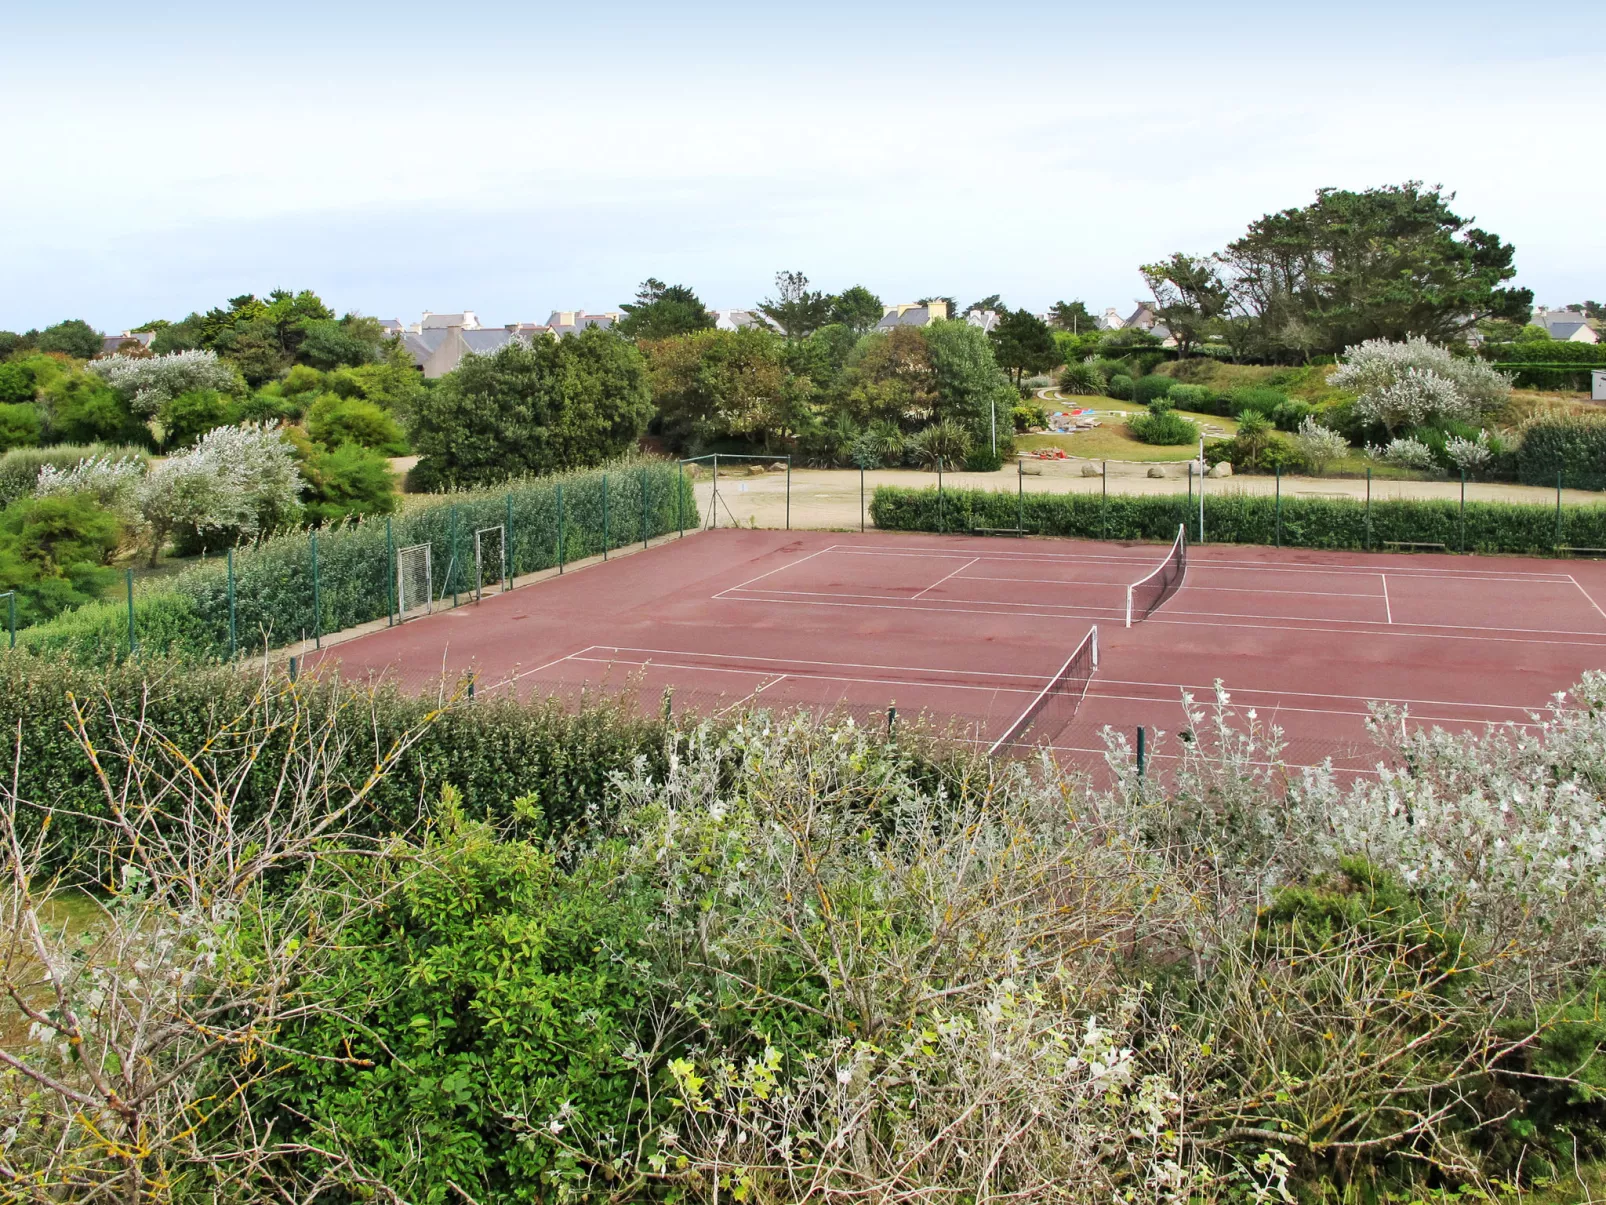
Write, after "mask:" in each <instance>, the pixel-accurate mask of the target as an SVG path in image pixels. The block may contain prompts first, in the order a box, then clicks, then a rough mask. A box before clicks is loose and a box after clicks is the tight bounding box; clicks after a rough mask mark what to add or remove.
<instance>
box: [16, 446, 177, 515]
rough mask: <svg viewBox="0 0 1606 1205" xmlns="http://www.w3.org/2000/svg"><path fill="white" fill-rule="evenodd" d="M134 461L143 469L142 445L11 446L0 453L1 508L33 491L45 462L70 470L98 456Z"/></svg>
mask: <svg viewBox="0 0 1606 1205" xmlns="http://www.w3.org/2000/svg"><path fill="white" fill-rule="evenodd" d="M103 456H104V457H110V458H111V459H113V460H133V461H136V462H137V463H138V464H139V465H140V467H141V469H142V470H143V468H144V465H145V463H146V461H147V459H148V457H147V455H146V453H145V450H144V449H143V448H129V447H113V446H109V445H106V444H56V445H54V446H53V447H48V448H13V449H12V450H11V451H9V452H6V453H5V454H4V455H0V507H5V506H9V505H11V503H13V502H15V501H16V500H17V499H18V498H26V497H28V496H29V495H30V494H32V493H33V492H34V490H35V488H36V487H37V486H38V484H39V470H40V469H42V468H44V467H45V466H46V465H50V466H51V467H53V468H56V469H62V470H67V469H73V468H75V467H77V465H78V464H79V463H80V462H82V461H84V460H90V459H94V458H98V457H103Z"/></svg>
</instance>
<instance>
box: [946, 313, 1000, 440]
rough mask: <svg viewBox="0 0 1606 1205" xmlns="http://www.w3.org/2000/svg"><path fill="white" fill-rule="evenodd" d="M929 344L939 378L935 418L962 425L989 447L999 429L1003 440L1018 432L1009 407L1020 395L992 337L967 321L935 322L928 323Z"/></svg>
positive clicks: (998, 434) (998, 433)
mask: <svg viewBox="0 0 1606 1205" xmlns="http://www.w3.org/2000/svg"><path fill="white" fill-rule="evenodd" d="M925 336H926V347H927V348H928V350H929V351H930V354H931V370H932V375H933V377H934V378H935V380H936V387H937V401H936V406H935V410H934V417H935V418H936V420H937V421H939V422H941V421H942V420H944V419H951V420H953V421H955V422H958V423H960V424H962V425H963V426H964V427H965V428H966V429H967V430H969V431H970V432H971V434H972V435H973V436H974V438H975V440H976V443H977V444H978V445H979V446H983V447H985V446H988V445H989V443H990V441H991V440H992V439H993V438H994V431H995V429H996V432H997V439H998V442H999V443H1001V444H1002V443H1004V442H1006V441H1007V440H1008V439H1009V438H1010V437H1011V436H1012V434H1013V432H1014V424H1013V422H1012V420H1011V419H1010V412H1011V411H1012V410H1013V409H1014V407H1015V403H1016V402H1017V401H1018V400H1019V394H1018V393H1017V392H1016V390H1015V388H1014V387H1013V386H1012V385H1011V384H1010V383H1009V378H1008V377H1006V376H1005V375H1004V373H1003V372H1002V370H1000V369H999V367H998V361H997V360H996V359H994V357H993V349H992V341H991V340H989V339H988V337H987V336H986V335H985V334H983V333H982V331H981V328H980V327H975V326H971V325H970V324H969V323H968V322H964V321H960V320H953V319H951V320H949V321H946V322H933V323H932V324H931V325H930V326H928V327H926V328H925Z"/></svg>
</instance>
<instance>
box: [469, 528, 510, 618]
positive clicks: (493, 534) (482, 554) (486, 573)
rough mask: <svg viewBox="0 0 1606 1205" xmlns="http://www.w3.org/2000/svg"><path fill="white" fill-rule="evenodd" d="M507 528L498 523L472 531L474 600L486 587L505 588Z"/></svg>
mask: <svg viewBox="0 0 1606 1205" xmlns="http://www.w3.org/2000/svg"><path fill="white" fill-rule="evenodd" d="M507 580H508V564H507V529H506V528H505V527H503V526H502V524H500V523H498V524H497V525H496V526H495V527H482V528H480V529H479V530H478V531H476V532H475V533H474V601H475V602H479V601H480V599H482V598H484V597H485V592H486V590H488V589H491V588H493V587H494V588H495V589H497V590H499V591H500V590H505V589H507Z"/></svg>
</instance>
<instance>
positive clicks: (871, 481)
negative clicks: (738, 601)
mask: <svg viewBox="0 0 1606 1205" xmlns="http://www.w3.org/2000/svg"><path fill="white" fill-rule="evenodd" d="M1084 466H1088V467H1091V468H1092V469H1093V470H1095V475H1094V476H1091V477H1084V476H1083V475H1082V470H1083V467H1084ZM1153 467H1155V466H1153V465H1148V464H1134V463H1129V462H1122V461H1114V460H1112V461H1110V462H1109V489H1110V492H1111V493H1119V494H1186V493H1187V492H1188V466H1187V465H1186V464H1181V465H1177V464H1170V465H1164V466H1160V467H1161V468H1162V470H1163V471H1164V473H1165V474H1166V475H1165V476H1164V477H1160V478H1154V477H1150V476H1149V475H1148V473H1149V471H1150V469H1151V468H1153ZM1098 468H1099V465H1098V462H1096V461H1085V460H1071V459H1067V460H1063V461H1052V462H1040V463H1028V464H1027V465H1026V475H1025V477H1024V479H1023V480H1022V479H1021V478H1018V477H1017V475H1016V468H1015V466H1014V465H1013V464H1007V465H1005V466H1004V467H1003V468H1002V469H1001V470H999V471H998V472H996V473H945V474H943V485H944V487H945V488H949V489H990V490H1006V491H1008V492H1010V493H1014V492H1015V490H1016V489H1017V488H1019V487H1020V485H1022V484H1024V487H1025V489H1026V491H1027V492H1028V493H1055V494H1068V493H1098V492H1099V490H1100V489H1101V488H1102V486H1103V484H1104V483H1103V482H1101V480H1100V479H1099V477H1098V476H1097V469H1098ZM719 477H720V480H719V502H720V504H719V507H718V526H720V527H726V526H737V525H739V526H742V527H784V526H786V524H787V499H786V476H785V474H783V473H760V474H756V475H749V474H748V473H747V472H746V471H745V470H741V469H737V470H735V471H734V472H726V471H725V469H724V467H723V466H722V467H721V471H720V475H719ZM863 481H864V494H863V507H864V520H863V521H864V525H865V526H866V527H873V526H874V523H872V522H871V521H870V517H869V505H870V500H871V498H872V497H873V496H874V494H875V488H876V486H878V485H902V486H909V487H912V488H915V489H920V488H930V487H932V486H935V485H936V484H937V475H936V474H935V473H928V472H922V471H920V470H918V469H876V470H872V471H869V472H866V473H865V474H864V475H863ZM859 483H860V474H859V472H858V470H857V469H794V470H793V471H792V499H791V525H792V526H793V527H798V528H825V529H835V530H839V531H840V530H856V529H857V528H858V527H859V525H860V492H859V489H860V486H859ZM695 488H696V492H697V499H698V503H699V505H700V507H701V511H702V515H703V519H704V522H705V523H706V522H707V521H708V516H709V509H710V502H711V499H712V497H713V488H714V487H713V480H712V478H711V476H710V475H709V474H707V473H703V474H701V475H700V476H699V477H698V479H697V481H696V483H695ZM1276 489H1277V482H1276V479H1275V478H1273V477H1259V476H1254V477H1251V476H1244V477H1228V478H1212V479H1210V480H1208V481H1206V482H1205V491H1206V493H1209V494H1214V493H1217V492H1234V491H1236V492H1240V493H1256V494H1270V493H1273V492H1275V490H1276ZM1282 489H1283V493H1284V495H1285V496H1287V497H1290V498H1296V497H1319V498H1332V497H1339V498H1364V497H1366V481H1365V479H1364V478H1360V479H1357V478H1348V477H1293V476H1285V477H1284V478H1283V480H1282ZM1460 496H1461V483H1460V482H1459V481H1385V480H1381V479H1378V480H1374V481H1373V482H1372V497H1373V498H1376V499H1378V500H1380V501H1381V500H1383V499H1388V498H1444V499H1450V500H1453V499H1457V498H1459V497H1460ZM1467 500H1468V501H1469V502H1472V501H1478V502H1533V503H1539V504H1542V505H1554V504H1555V501H1556V491H1555V490H1547V489H1539V488H1537V487H1534V486H1527V485H1508V484H1505V483H1502V482H1468V483H1467ZM1562 501H1563V502H1566V503H1581V504H1590V503H1600V502H1602V501H1606V498H1603V496H1602V495H1601V494H1598V493H1594V492H1592V491H1589V490H1563V491H1562Z"/></svg>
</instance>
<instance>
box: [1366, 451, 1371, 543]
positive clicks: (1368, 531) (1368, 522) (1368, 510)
mask: <svg viewBox="0 0 1606 1205" xmlns="http://www.w3.org/2000/svg"><path fill="white" fill-rule="evenodd" d="M1365 541H1366V543H1365V548H1366V551H1367V552H1371V551H1372V466H1371V465H1367V466H1366V536H1365Z"/></svg>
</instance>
